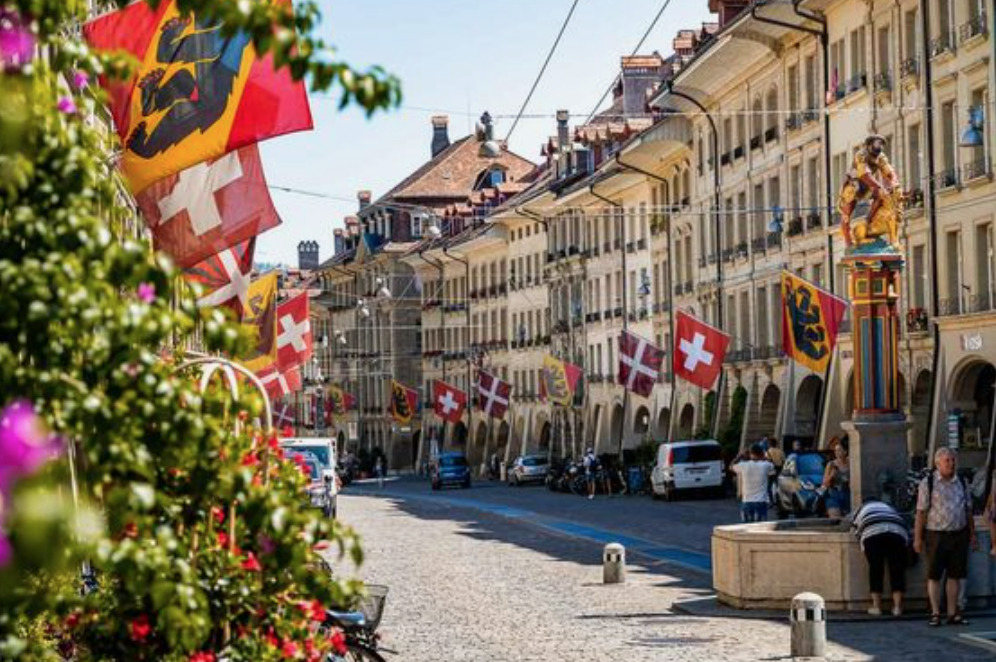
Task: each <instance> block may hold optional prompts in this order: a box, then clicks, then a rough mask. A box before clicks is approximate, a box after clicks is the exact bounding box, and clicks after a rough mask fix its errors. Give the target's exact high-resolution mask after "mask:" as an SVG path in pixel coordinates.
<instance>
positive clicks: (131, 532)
mask: <svg viewBox="0 0 996 662" xmlns="http://www.w3.org/2000/svg"><path fill="white" fill-rule="evenodd" d="M121 537H122V538H131V539H132V540H134V539H135V538H137V537H138V525H137V524H135V523H134V522H128V523H127V524H125V525H124V528H123V529H121Z"/></svg>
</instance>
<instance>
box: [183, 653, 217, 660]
mask: <svg viewBox="0 0 996 662" xmlns="http://www.w3.org/2000/svg"><path fill="white" fill-rule="evenodd" d="M189 662H214V653H209V652H207V651H200V652H197V653H194V654H193V655H191V656H190V658H189Z"/></svg>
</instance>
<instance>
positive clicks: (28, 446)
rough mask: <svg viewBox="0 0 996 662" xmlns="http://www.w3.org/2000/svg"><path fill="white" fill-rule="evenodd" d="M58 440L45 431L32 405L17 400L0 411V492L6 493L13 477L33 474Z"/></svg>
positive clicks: (56, 449)
mask: <svg viewBox="0 0 996 662" xmlns="http://www.w3.org/2000/svg"><path fill="white" fill-rule="evenodd" d="M61 450H62V441H61V440H60V439H59V438H58V437H55V436H52V435H49V434H47V432H46V431H45V428H44V427H43V426H42V422H41V419H40V418H39V417H38V415H37V414H35V411H34V407H32V406H31V403H30V402H28V401H27V400H18V401H17V402H14V403H12V404H11V405H9V406H8V407H7V408H6V409H4V410H3V411H2V412H0V457H2V458H3V462H0V496H2V495H4V494H9V493H10V488H11V487H12V486H13V484H14V481H16V480H17V479H18V478H20V477H22V476H27V475H30V474H33V473H34V472H35V471H37V470H38V468H39V467H41V465H43V464H45V462H47V461H48V460H50V459H52V458H53V457H55V456H57V455H58V454H59V451H61Z"/></svg>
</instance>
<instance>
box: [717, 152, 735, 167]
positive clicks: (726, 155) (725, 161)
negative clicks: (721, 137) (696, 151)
mask: <svg viewBox="0 0 996 662" xmlns="http://www.w3.org/2000/svg"><path fill="white" fill-rule="evenodd" d="M732 161H733V153H732V152H723V154H722V155H721V156H720V157H719V164H720V165H724V166H728V165H730V163H731V162H732Z"/></svg>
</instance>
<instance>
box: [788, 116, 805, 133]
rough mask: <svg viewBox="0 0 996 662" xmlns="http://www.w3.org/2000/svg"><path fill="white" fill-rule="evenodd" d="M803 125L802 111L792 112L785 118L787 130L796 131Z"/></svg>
mask: <svg viewBox="0 0 996 662" xmlns="http://www.w3.org/2000/svg"><path fill="white" fill-rule="evenodd" d="M801 127H802V113H792V114H791V115H789V116H788V117H786V118H785V130H786V131H795V130H796V129H798V128H801Z"/></svg>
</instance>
